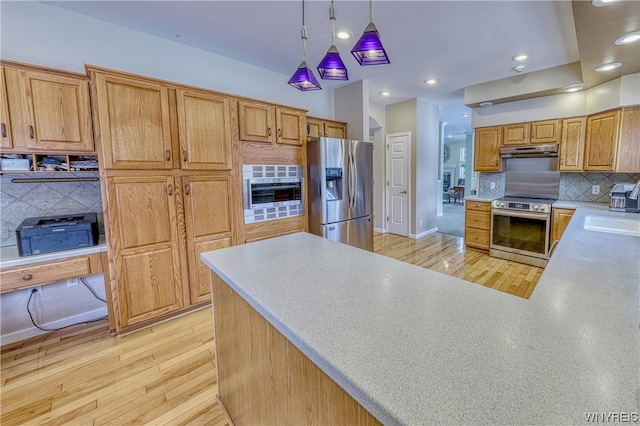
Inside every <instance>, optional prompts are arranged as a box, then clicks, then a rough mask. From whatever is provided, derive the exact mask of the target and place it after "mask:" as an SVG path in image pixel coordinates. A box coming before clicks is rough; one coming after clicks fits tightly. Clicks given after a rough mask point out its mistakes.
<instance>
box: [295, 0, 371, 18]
mask: <svg viewBox="0 0 640 426" xmlns="http://www.w3.org/2000/svg"><path fill="white" fill-rule="evenodd" d="M303 1H304V0H303ZM369 22H373V0H369Z"/></svg>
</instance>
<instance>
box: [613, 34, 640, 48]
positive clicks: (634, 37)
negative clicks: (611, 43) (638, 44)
mask: <svg viewBox="0 0 640 426" xmlns="http://www.w3.org/2000/svg"><path fill="white" fill-rule="evenodd" d="M638 40H640V31H633V32H630V33H628V34H625V35H623V36H622V37H618V39H617V40H616V44H617V45H618V46H621V45H623V44H629V43H633V42H634V41H638Z"/></svg>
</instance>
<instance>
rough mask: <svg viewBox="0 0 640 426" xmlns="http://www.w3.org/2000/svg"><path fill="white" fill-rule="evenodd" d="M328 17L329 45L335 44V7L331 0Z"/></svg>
mask: <svg viewBox="0 0 640 426" xmlns="http://www.w3.org/2000/svg"><path fill="white" fill-rule="evenodd" d="M329 19H330V20H331V45H332V46H335V45H336V9H335V7H334V6H333V0H331V9H329Z"/></svg>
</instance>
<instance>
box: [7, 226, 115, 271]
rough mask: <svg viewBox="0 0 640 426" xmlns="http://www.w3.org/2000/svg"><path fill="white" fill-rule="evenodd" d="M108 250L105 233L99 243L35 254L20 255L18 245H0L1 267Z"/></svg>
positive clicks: (101, 235)
mask: <svg viewBox="0 0 640 426" xmlns="http://www.w3.org/2000/svg"><path fill="white" fill-rule="evenodd" d="M105 251H107V244H106V242H105V238H104V234H100V239H99V240H98V245H96V246H91V247H85V248H79V249H73V250H64V251H56V252H53V253H44V254H36V255H33V256H24V257H20V256H19V255H18V246H6V247H0V269H5V268H12V267H14V266H24V265H31V264H35V263H40V262H49V261H52V260H59V259H67V258H69V257H75V256H84V255H87V254H92V253H101V252H105Z"/></svg>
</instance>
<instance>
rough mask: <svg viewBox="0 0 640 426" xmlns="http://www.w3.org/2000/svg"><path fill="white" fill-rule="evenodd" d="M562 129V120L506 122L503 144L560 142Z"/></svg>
mask: <svg viewBox="0 0 640 426" xmlns="http://www.w3.org/2000/svg"><path fill="white" fill-rule="evenodd" d="M561 130H562V127H561V126H560V120H544V121H534V122H532V123H516V124H506V125H504V126H502V132H503V136H502V145H503V146H513V145H529V144H544V143H558V142H559V141H560V131H561Z"/></svg>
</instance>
